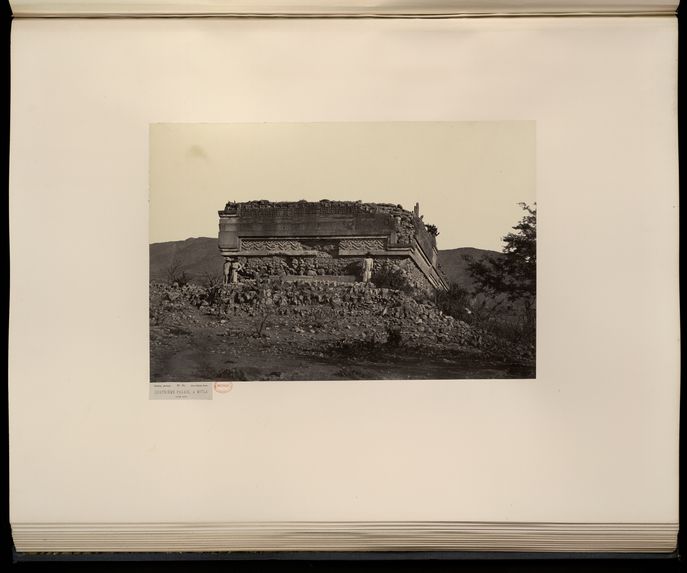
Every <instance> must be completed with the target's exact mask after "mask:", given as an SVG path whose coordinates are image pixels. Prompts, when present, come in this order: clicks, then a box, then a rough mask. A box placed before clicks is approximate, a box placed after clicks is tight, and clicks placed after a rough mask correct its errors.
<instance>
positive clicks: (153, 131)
mask: <svg viewBox="0 0 687 573" xmlns="http://www.w3.org/2000/svg"><path fill="white" fill-rule="evenodd" d="M252 199H268V200H270V201H298V200H300V199H306V200H308V201H319V200H320V199H330V200H350V201H356V200H361V201H363V202H377V203H394V204H401V205H402V206H403V207H404V208H405V209H407V210H412V209H413V206H414V204H415V203H416V202H419V203H420V214H422V215H424V221H425V223H432V224H434V225H436V226H437V227H438V228H439V232H440V235H439V237H438V238H437V242H438V247H439V249H453V248H457V247H477V248H483V249H493V250H501V247H502V242H501V237H502V236H503V235H505V234H506V233H508V232H509V231H510V229H511V227H512V226H513V225H514V224H516V223H517V221H518V220H519V219H520V218H521V216H522V210H521V208H520V207H519V206H518V205H517V204H518V203H519V202H525V203H530V204H531V203H534V202H535V201H536V198H535V123H534V122H533V121H503V122H394V123H374V122H369V123H348V122H347V123H260V124H255V123H252V124H251V123H243V124H155V125H152V126H151V128H150V242H151V243H158V242H164V241H174V240H180V239H187V238H189V237H215V236H217V231H218V217H217V211H218V210H220V209H222V208H223V207H224V205H225V204H226V203H227V201H249V200H252Z"/></svg>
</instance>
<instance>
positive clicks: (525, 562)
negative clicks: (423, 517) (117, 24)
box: [0, 0, 686, 573]
mask: <svg viewBox="0 0 687 573" xmlns="http://www.w3.org/2000/svg"><path fill="white" fill-rule="evenodd" d="M682 13H684V9H681V10H679V11H678V24H679V46H678V50H679V72H678V73H679V76H680V77H683V76H684V75H685V72H684V66H685V59H686V58H685V38H684V36H685V28H684V22H683V18H682V16H681V15H682ZM0 27H1V29H2V59H1V60H0V61H1V64H0V78H1V80H0V85H2V88H3V91H4V92H5V94H6V95H7V98H6V100H5V102H4V103H3V104H2V105H1V106H0V114H1V117H2V119H1V122H2V137H1V138H0V140H1V142H2V158H1V160H0V181H2V185H3V186H4V187H5V188H6V187H7V184H8V174H9V131H10V125H9V112H10V103H9V91H10V31H11V10H10V8H9V3H8V2H7V0H0ZM679 101H680V100H679V99H678V102H679ZM678 106H679V104H678ZM679 111H680V110H679V109H678V112H679ZM7 197H8V195H7V193H5V200H4V201H3V202H2V207H3V210H4V217H3V222H4V229H3V233H2V239H3V249H2V254H3V262H4V266H5V268H6V270H7V272H6V273H3V277H4V278H3V279H2V283H1V284H2V286H3V287H4V289H5V292H6V293H8V291H9V220H8V216H7V204H8V201H7ZM681 197H682V194H681ZM681 222H682V221H681ZM680 244H681V246H682V237H681V240H680ZM682 252H683V249H681V250H680V267H681V268H682ZM4 301H5V304H4V305H3V313H4V314H3V318H4V324H5V325H7V320H8V317H9V298H8V295H7V294H6V295H5V298H4ZM681 319H684V315H683V313H682V311H681ZM3 332H4V333H5V334H6V333H7V328H6V327H5V328H4V329H3ZM4 347H5V348H7V345H6V344H5V345H4ZM5 372H7V369H6V368H5ZM2 399H3V400H5V401H6V400H7V393H6V392H3V393H2ZM680 402H681V403H680V410H681V413H684V412H685V408H684V405H685V396H684V392H683V393H682V396H681V400H680ZM0 411H1V413H0V416H2V422H3V426H4V428H5V429H7V428H8V418H7V405H6V403H4V404H2V407H0ZM684 425H685V424H681V428H680V471H681V475H682V474H683V473H684V464H683V460H684V443H685V439H684V438H685V436H684V429H683V428H684ZM7 436H8V433H7V432H6V433H5V439H4V440H3V441H2V444H3V446H4V448H5V456H4V460H5V461H7V460H8V454H7V452H8V449H9V442H8V437H7ZM2 477H3V478H4V479H3V482H4V488H3V493H4V495H3V497H2V498H3V515H4V523H3V525H4V527H3V534H4V536H3V544H2V553H1V557H0V564H2V565H3V566H5V565H9V566H11V567H12V568H14V569H16V570H18V571H22V570H24V571H28V570H46V569H53V568H54V567H59V568H62V569H65V570H69V571H93V570H95V571H127V572H131V573H134V572H137V571H165V572H174V571H182V570H203V571H205V570H223V571H276V570H281V569H283V568H285V567H288V568H293V569H297V570H299V571H305V572H308V573H319V572H324V571H331V572H343V571H357V572H359V571H394V572H398V573H405V572H411V571H423V572H430V573H439V572H441V573H444V572H454V571H476V572H486V571H508V572H511V573H521V572H526V571H527V572H529V571H534V572H543V571H561V572H572V571H585V572H617V571H679V570H682V566H683V565H684V562H683V559H682V558H681V557H680V556H681V555H684V553H685V535H684V534H683V533H681V534H680V536H679V545H678V551H677V552H676V553H675V554H673V555H671V556H664V557H660V558H651V557H646V556H637V555H635V556H628V555H625V556H622V557H609V556H600V555H591V556H580V555H577V556H574V555H559V556H555V557H554V556H547V555H537V554H534V555H512V554H507V555H503V554H502V555H498V554H488V555H479V556H477V555H474V554H422V555H403V554H394V555H387V556H383V555H369V554H348V555H346V556H345V558H342V556H336V555H331V554H319V555H317V556H316V557H313V556H310V557H308V556H307V555H303V554H300V555H299V554H283V555H280V556H275V555H265V554H263V555H260V554H258V555H245V554H233V555H231V554H170V555H105V556H99V557H97V558H96V559H97V560H95V561H94V560H93V558H92V557H91V558H89V557H88V556H84V555H75V556H71V557H64V556H60V555H52V556H51V555H45V556H40V557H34V558H32V559H28V558H22V557H21V556H18V555H17V554H16V553H15V552H14V549H13V545H12V537H11V531H10V526H9V488H8V482H9V480H8V477H9V473H8V470H7V464H5V470H4V472H3V473H2ZM680 481H681V482H682V481H683V480H682V479H681V480H680ZM628 503H632V500H628ZM684 510H685V496H684V495H681V499H680V522H681V523H683V521H684V519H685V511H684Z"/></svg>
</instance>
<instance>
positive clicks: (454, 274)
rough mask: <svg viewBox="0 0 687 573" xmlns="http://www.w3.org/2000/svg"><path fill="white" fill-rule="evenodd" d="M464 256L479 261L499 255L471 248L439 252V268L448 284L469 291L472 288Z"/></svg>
mask: <svg viewBox="0 0 687 573" xmlns="http://www.w3.org/2000/svg"><path fill="white" fill-rule="evenodd" d="M466 256H469V257H472V258H473V259H475V260H479V259H483V258H485V257H489V256H493V257H500V256H501V253H499V252H497V251H488V250H485V249H475V248H473V247H461V248H459V249H447V250H445V251H439V266H440V267H441V270H442V271H443V272H444V274H445V275H446V278H448V280H449V282H452V283H457V284H459V285H460V286H462V287H463V288H466V289H470V288H471V287H472V286H473V281H472V278H471V277H470V273H469V272H468V263H467V261H466V260H465V257H466Z"/></svg>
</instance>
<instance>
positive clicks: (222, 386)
mask: <svg viewBox="0 0 687 573" xmlns="http://www.w3.org/2000/svg"><path fill="white" fill-rule="evenodd" d="M214 387H215V392H219V393H220V394H226V393H227V392H231V389H232V388H233V387H234V384H233V383H231V382H215V386H214Z"/></svg>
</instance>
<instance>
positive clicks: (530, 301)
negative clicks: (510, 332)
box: [467, 203, 537, 314]
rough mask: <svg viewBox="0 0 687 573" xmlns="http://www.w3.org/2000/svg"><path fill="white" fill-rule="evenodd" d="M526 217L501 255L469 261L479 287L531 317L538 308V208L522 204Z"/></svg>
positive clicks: (468, 259) (515, 229) (511, 235)
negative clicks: (522, 307) (536, 306)
mask: <svg viewBox="0 0 687 573" xmlns="http://www.w3.org/2000/svg"><path fill="white" fill-rule="evenodd" d="M519 205H520V206H521V207H522V208H523V210H524V211H525V214H524V216H523V217H522V219H520V221H519V222H518V224H517V225H515V226H514V227H513V232H510V233H508V234H507V235H506V236H505V237H503V242H504V247H503V251H502V253H503V254H502V256H500V257H494V256H491V257H485V258H484V259H481V260H474V259H471V258H467V262H468V270H469V272H470V274H471V275H472V278H473V280H474V281H475V284H476V288H477V290H478V291H481V292H483V293H485V294H487V295H490V296H493V297H505V298H507V299H508V300H509V301H511V302H521V303H522V304H523V305H524V308H525V310H526V312H527V313H528V314H530V311H532V309H533V308H534V306H535V301H536V290H537V208H536V204H535V205H534V206H532V207H530V206H529V205H527V204H526V203H519Z"/></svg>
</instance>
